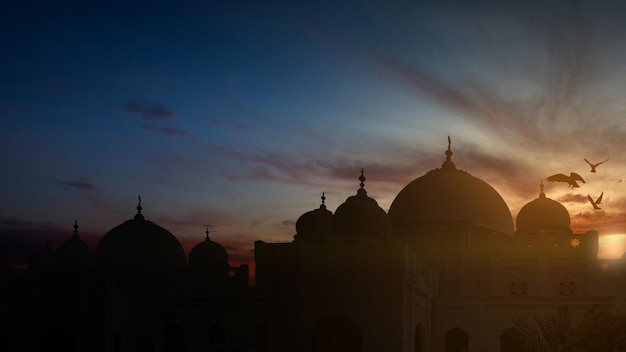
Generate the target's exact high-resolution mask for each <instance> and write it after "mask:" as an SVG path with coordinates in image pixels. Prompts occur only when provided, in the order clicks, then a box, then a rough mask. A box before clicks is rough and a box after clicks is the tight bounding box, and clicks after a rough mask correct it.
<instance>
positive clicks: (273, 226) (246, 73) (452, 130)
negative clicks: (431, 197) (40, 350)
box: [0, 0, 626, 266]
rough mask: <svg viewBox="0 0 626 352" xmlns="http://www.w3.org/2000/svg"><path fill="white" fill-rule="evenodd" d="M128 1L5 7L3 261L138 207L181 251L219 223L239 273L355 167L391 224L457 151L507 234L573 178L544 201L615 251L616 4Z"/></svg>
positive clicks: (288, 235)
mask: <svg viewBox="0 0 626 352" xmlns="http://www.w3.org/2000/svg"><path fill="white" fill-rule="evenodd" d="M129 3H132V4H129ZM129 3H127V2H119V3H115V2H113V1H108V2H91V1H80V2H73V3H65V4H61V5H60V4H58V3H57V2H44V1H11V2H4V3H3V5H0V28H1V36H0V43H1V46H2V55H0V82H1V84H0V165H2V168H1V169H2V176H1V177H0V258H1V259H0V264H1V265H4V266H6V265H9V264H19V263H23V262H24V261H25V259H26V258H27V256H28V254H30V253H31V252H32V251H33V250H35V249H37V248H40V247H42V246H43V245H44V243H45V240H46V237H47V236H48V237H49V238H50V245H51V247H52V248H53V249H54V248H56V247H58V246H59V245H60V244H61V243H62V242H63V241H64V240H66V239H68V238H70V237H71V235H72V232H73V229H72V226H73V224H74V220H75V219H76V220H77V221H78V224H79V226H80V228H79V234H80V235H81V238H82V239H84V240H85V241H87V242H88V243H89V244H90V246H91V248H95V246H96V244H97V242H98V240H99V238H100V237H101V236H102V235H104V234H105V233H106V232H107V231H108V230H110V229H111V228H113V227H114V226H116V225H118V224H120V223H122V222H123V221H125V220H127V219H130V218H132V217H133V215H134V214H135V212H136V210H135V207H136V206H137V196H138V195H141V197H142V206H143V214H144V215H145V217H146V219H148V220H151V221H154V222H155V223H157V224H159V225H160V226H163V227H165V228H167V229H168V230H170V231H171V232H172V233H174V234H175V235H176V236H177V238H178V239H179V240H180V241H181V242H182V243H183V245H184V247H185V248H186V249H187V250H188V249H190V248H191V247H192V246H193V245H195V244H196V243H198V242H199V241H202V240H203V239H204V232H205V226H206V225H209V226H210V228H211V231H212V235H211V237H212V239H213V240H215V241H217V242H220V243H222V244H223V245H224V246H225V247H226V248H227V249H228V251H229V254H230V257H231V264H238V263H244V262H251V261H252V254H253V253H252V249H253V242H254V241H255V240H257V239H260V240H264V241H271V242H284V241H291V240H292V238H293V235H294V233H295V226H294V225H295V221H296V220H297V219H298V217H299V216H300V215H301V214H302V213H304V212H306V211H309V210H312V209H315V208H317V207H318V206H319V204H320V196H321V193H322V192H323V191H324V192H326V204H327V206H328V208H329V210H331V211H334V210H335V209H336V208H337V207H338V206H339V205H340V204H341V203H343V202H344V201H345V199H346V198H347V197H349V196H351V195H354V194H356V190H357V189H358V183H359V181H358V176H359V172H360V169H361V168H364V169H365V176H366V177H367V181H366V186H365V187H366V189H367V191H368V194H369V195H370V196H371V197H373V198H375V199H376V200H377V201H378V203H379V205H380V206H381V207H382V208H383V209H385V210H386V211H387V210H389V206H390V205H391V202H392V201H393V199H394V197H395V195H396V194H397V193H398V192H399V191H400V190H401V189H402V188H403V187H404V186H405V185H406V184H407V183H409V182H410V181H411V180H413V179H415V178H417V177H419V176H421V175H423V174H424V173H426V172H428V171H429V170H431V169H434V168H437V167H440V166H441V162H442V161H443V160H444V159H445V155H444V151H445V149H446V147H447V136H448V135H450V136H451V138H452V149H453V151H454V156H453V160H454V162H455V164H456V165H457V167H458V168H459V169H463V170H465V171H468V172H469V173H471V174H472V175H474V176H476V177H478V178H481V179H482V180H484V181H486V182H488V183H489V184H490V185H492V186H493V187H494V188H495V189H496V190H497V191H498V192H499V193H500V194H501V195H502V197H503V198H504V200H505V201H506V203H507V204H508V206H509V208H510V209H511V213H512V215H513V216H514V217H515V216H516V215H517V213H518V211H519V209H520V208H521V207H522V206H523V205H524V204H526V203H527V202H529V201H531V200H533V199H535V198H536V197H537V196H538V194H539V182H540V180H542V179H545V178H546V177H547V176H549V175H552V174H555V173H565V174H569V173H570V172H577V173H579V174H580V175H581V176H583V177H584V178H585V180H586V181H587V182H586V183H585V184H582V185H581V187H580V188H577V189H574V190H571V189H569V188H568V186H567V185H566V184H563V183H547V182H546V183H545V193H546V195H547V196H548V197H549V198H552V199H555V200H558V201H560V202H561V203H562V204H563V205H564V206H565V207H566V208H567V209H568V210H569V212H570V215H571V218H572V228H573V229H574V230H575V231H576V232H584V231H586V230H588V229H596V230H598V231H600V235H601V236H603V237H601V245H602V251H601V256H604V257H619V256H621V253H622V252H623V251H624V246H623V244H622V243H623V242H624V239H623V238H624V237H626V192H625V191H624V190H625V185H626V183H624V181H625V179H626V156H625V155H624V151H626V123H625V121H626V119H625V118H626V96H625V95H626V93H625V92H626V64H625V63H626V36H625V35H624V33H626V21H624V19H625V18H624V13H626V8H625V7H626V6H624V5H623V4H622V2H620V1H603V2H601V4H599V3H598V2H596V1H573V0H572V1H528V0H524V1H521V0H520V1H508V2H503V1H472V2H467V1H461V0H459V1H414V0H410V1H409V0H406V1H404V0H402V1H393V5H392V4H388V2H387V1H380V0H371V1H370V0H363V1H354V2H350V1H312V2H311V1H302V2H291V1H285V2H282V1H268V2H263V1H176V2H175V1H156V2H144V3H141V2H129ZM505 3H506V5H505ZM584 158H587V159H588V160H590V161H592V162H599V161H602V160H605V159H606V158H609V160H608V161H607V162H606V163H604V164H602V165H601V166H599V167H598V172H597V173H590V168H589V166H588V165H587V164H586V163H585V161H584V160H583V159H584ZM602 192H604V196H603V201H602V203H601V207H602V210H597V211H594V210H593V208H592V206H591V204H590V203H589V202H588V200H587V195H591V196H592V197H594V198H597V197H598V196H599V195H600V194H601V193H602ZM619 235H622V236H619Z"/></svg>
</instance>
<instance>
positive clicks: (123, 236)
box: [96, 203, 187, 274]
mask: <svg viewBox="0 0 626 352" xmlns="http://www.w3.org/2000/svg"><path fill="white" fill-rule="evenodd" d="M96 256H97V259H98V263H99V264H100V266H101V267H102V268H103V269H104V270H105V271H107V272H113V273H129V274H130V273H133V274H159V273H164V272H172V271H175V270H178V269H182V268H184V267H185V265H186V263H187V260H186V258H185V251H184V250H183V247H182V246H181V244H180V242H178V240H177V239H176V237H174V235H172V234H171V233H170V232H169V231H167V230H166V229H164V228H162V227H161V226H158V225H156V224H155V223H153V222H151V221H147V220H145V219H144V217H143V215H142V214H141V203H140V204H139V206H137V215H135V218H134V219H132V220H127V221H125V222H124V223H122V224H121V225H118V226H116V227H115V228H113V229H111V230H110V231H109V232H107V234H106V235H104V237H102V239H101V240H100V242H99V243H98V247H97V248H96Z"/></svg>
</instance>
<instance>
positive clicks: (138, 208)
mask: <svg viewBox="0 0 626 352" xmlns="http://www.w3.org/2000/svg"><path fill="white" fill-rule="evenodd" d="M137 197H139V203H138V204H137V214H141V209H143V208H142V207H141V195H139V196H137Z"/></svg>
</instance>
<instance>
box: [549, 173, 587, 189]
mask: <svg viewBox="0 0 626 352" xmlns="http://www.w3.org/2000/svg"><path fill="white" fill-rule="evenodd" d="M546 180H548V181H550V182H567V183H568V184H569V186H570V188H574V187H580V186H578V183H577V182H576V181H580V182H582V183H585V180H584V179H583V178H582V177H581V176H580V175H579V174H577V173H575V172H570V174H569V176H567V175H563V174H556V175H552V176H550V177H548V178H546Z"/></svg>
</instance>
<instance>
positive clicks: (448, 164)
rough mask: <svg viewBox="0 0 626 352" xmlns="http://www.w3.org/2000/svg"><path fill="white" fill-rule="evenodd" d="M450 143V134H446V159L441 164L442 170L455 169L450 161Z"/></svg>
mask: <svg viewBox="0 0 626 352" xmlns="http://www.w3.org/2000/svg"><path fill="white" fill-rule="evenodd" d="M451 144H452V141H451V140H450V136H448V150H446V161H444V162H443V164H441V169H442V170H456V165H454V163H453V162H452V154H454V153H452V149H451V148H450V145H451Z"/></svg>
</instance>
